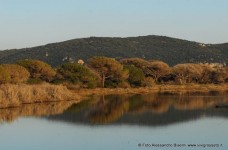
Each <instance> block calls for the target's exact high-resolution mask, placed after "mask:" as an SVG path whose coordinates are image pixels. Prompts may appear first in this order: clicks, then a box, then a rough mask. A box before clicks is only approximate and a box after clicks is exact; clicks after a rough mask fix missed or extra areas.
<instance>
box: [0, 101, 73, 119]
mask: <svg viewBox="0 0 228 150" xmlns="http://www.w3.org/2000/svg"><path fill="white" fill-rule="evenodd" d="M74 103H75V102H73V101H62V102H56V103H41V104H26V105H22V106H21V107H17V108H8V109H0V122H13V121H14V120H16V119H18V118H19V117H28V116H36V117H40V116H49V115H56V114H61V113H63V112H64V111H65V110H66V109H68V108H69V107H70V106H71V105H72V104H74Z"/></svg>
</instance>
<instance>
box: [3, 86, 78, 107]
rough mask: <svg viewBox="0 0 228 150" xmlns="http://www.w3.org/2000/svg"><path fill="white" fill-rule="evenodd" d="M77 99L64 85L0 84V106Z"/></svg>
mask: <svg viewBox="0 0 228 150" xmlns="http://www.w3.org/2000/svg"><path fill="white" fill-rule="evenodd" d="M68 100H79V96H77V94H73V93H71V92H70V91H69V90H68V89H67V88H66V87H65V86H62V85H51V84H40V85H26V84H18V85H14V84H4V85H0V108H7V107H16V106H20V105H21V104H28V103H42V102H56V101H68Z"/></svg>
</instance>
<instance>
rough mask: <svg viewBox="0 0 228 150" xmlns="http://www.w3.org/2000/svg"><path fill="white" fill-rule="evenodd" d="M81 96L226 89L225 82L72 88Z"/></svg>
mask: <svg viewBox="0 0 228 150" xmlns="http://www.w3.org/2000/svg"><path fill="white" fill-rule="evenodd" d="M71 90H72V91H73V92H74V93H76V94H78V95H81V96H88V95H109V94H145V93H209V92H213V91H216V92H225V91H228V85H226V84H217V85H216V84H204V85H202V84H185V85H154V86H153V87H139V88H115V89H113V88H96V89H73V88H71Z"/></svg>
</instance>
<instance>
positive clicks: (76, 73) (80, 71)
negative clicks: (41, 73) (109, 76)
mask: <svg viewBox="0 0 228 150" xmlns="http://www.w3.org/2000/svg"><path fill="white" fill-rule="evenodd" d="M56 77H57V80H62V81H68V82H70V83H73V84H79V85H80V84H82V86H84V87H89V88H94V87H96V86H97V85H98V82H97V81H98V80H99V76H98V75H96V74H95V73H94V72H93V71H92V70H91V69H89V68H88V67H86V66H83V65H80V64H78V63H66V64H63V65H61V66H60V67H58V68H57V74H56Z"/></svg>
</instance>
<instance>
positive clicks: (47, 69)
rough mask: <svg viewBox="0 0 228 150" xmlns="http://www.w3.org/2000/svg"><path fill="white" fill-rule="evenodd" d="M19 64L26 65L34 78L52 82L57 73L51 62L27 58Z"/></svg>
mask: <svg viewBox="0 0 228 150" xmlns="http://www.w3.org/2000/svg"><path fill="white" fill-rule="evenodd" d="M17 64H18V65H20V66H23V67H25V68H26V69H27V70H28V71H29V73H30V75H31V78H33V79H40V80H42V81H47V82H50V81H52V80H53V78H54V76H55V74H56V72H55V71H54V70H53V69H52V68H51V66H50V65H49V64H47V63H45V62H43V61H40V60H31V59H25V60H21V61H18V62H17Z"/></svg>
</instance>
